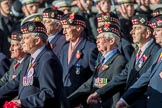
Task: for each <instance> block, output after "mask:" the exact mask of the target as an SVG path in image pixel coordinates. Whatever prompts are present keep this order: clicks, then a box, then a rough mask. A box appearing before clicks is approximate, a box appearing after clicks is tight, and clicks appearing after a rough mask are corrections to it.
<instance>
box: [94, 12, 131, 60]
mask: <svg viewBox="0 0 162 108" xmlns="http://www.w3.org/2000/svg"><path fill="white" fill-rule="evenodd" d="M97 23H98V27H100V26H102V25H104V23H111V24H115V25H116V26H120V23H119V18H118V16H117V15H116V14H114V13H112V12H110V13H100V14H97ZM118 48H119V51H120V52H121V53H122V54H123V55H124V56H125V58H126V59H127V61H129V60H130V58H131V55H132V53H133V51H134V48H133V46H132V45H131V43H130V42H129V41H128V40H126V39H125V38H123V35H121V40H120V42H119V45H118Z"/></svg>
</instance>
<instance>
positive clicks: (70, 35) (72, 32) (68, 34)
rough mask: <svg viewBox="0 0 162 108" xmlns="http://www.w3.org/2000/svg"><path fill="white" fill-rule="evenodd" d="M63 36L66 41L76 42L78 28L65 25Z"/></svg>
mask: <svg viewBox="0 0 162 108" xmlns="http://www.w3.org/2000/svg"><path fill="white" fill-rule="evenodd" d="M63 34H64V35H65V38H66V41H75V40H77V38H78V32H77V30H76V27H75V26H72V25H63Z"/></svg>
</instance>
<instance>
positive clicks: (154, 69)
mask: <svg viewBox="0 0 162 108" xmlns="http://www.w3.org/2000/svg"><path fill="white" fill-rule="evenodd" d="M161 21H162V16H161V15H160V16H157V17H155V18H153V19H152V20H151V26H152V27H153V28H154V35H155V40H156V43H158V44H159V45H160V46H161V47H162V22H161ZM161 83H162V49H160V50H159V51H158V52H157V53H156V54H154V60H153V61H152V65H151V66H150V68H149V69H148V70H147V72H146V73H144V74H143V75H142V76H141V78H140V79H139V80H138V81H137V82H136V83H135V84H134V85H133V86H131V87H130V88H129V89H128V90H127V91H126V92H125V93H124V95H123V96H122V98H121V99H120V101H119V102H118V103H117V105H116V108H123V107H124V108H125V107H128V106H130V105H131V104H133V102H134V101H135V100H137V99H138V97H139V96H140V95H143V94H144V93H145V92H146V94H145V95H146V96H147V104H146V108H161V106H162V103H161V102H162V86H160V85H161ZM143 108H145V107H143Z"/></svg>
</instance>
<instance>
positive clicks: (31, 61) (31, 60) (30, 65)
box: [28, 57, 34, 69]
mask: <svg viewBox="0 0 162 108" xmlns="http://www.w3.org/2000/svg"><path fill="white" fill-rule="evenodd" d="M33 60H34V58H32V57H31V58H30V62H29V67H28V69H30V68H31V67H32V64H33Z"/></svg>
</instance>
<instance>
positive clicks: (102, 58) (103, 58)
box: [100, 56, 105, 64]
mask: <svg viewBox="0 0 162 108" xmlns="http://www.w3.org/2000/svg"><path fill="white" fill-rule="evenodd" d="M104 60H105V57H104V56H102V57H101V59H100V64H103V62H104Z"/></svg>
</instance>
